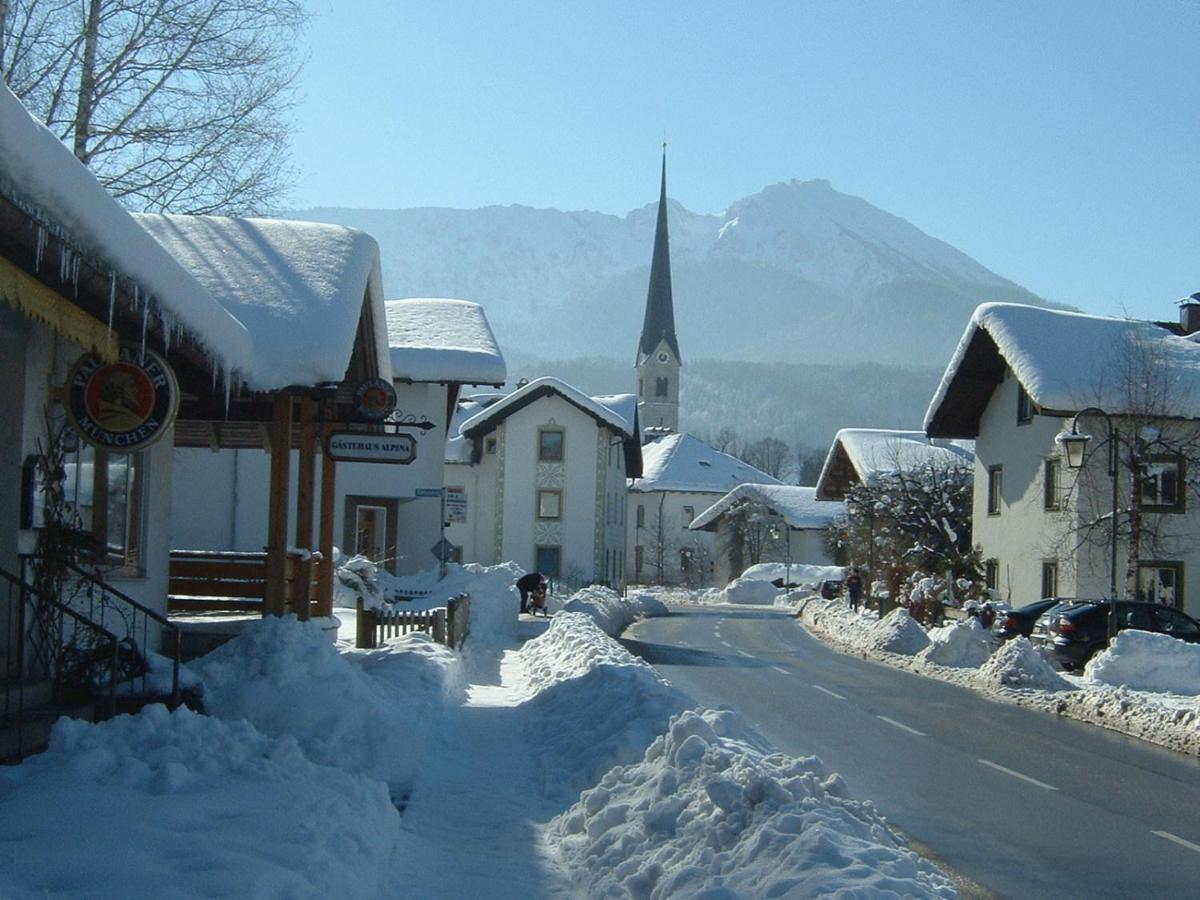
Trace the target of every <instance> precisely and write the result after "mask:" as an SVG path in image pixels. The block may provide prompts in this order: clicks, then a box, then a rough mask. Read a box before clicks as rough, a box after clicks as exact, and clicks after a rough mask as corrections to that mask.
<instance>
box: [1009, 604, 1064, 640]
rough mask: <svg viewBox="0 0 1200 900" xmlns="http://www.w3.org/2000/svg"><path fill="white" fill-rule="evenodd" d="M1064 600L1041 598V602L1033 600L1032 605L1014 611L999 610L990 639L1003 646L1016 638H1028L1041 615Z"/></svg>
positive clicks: (1019, 607)
mask: <svg viewBox="0 0 1200 900" xmlns="http://www.w3.org/2000/svg"><path fill="white" fill-rule="evenodd" d="M1066 599H1067V598H1065V597H1043V598H1042V599H1041V600H1034V601H1033V602H1032V603H1026V604H1025V605H1024V606H1018V607H1017V608H1016V609H1005V610H1001V611H1000V613H999V614H998V615H997V616H996V621H995V622H994V623H993V624H992V637H993V638H995V640H996V643H998V644H1003V643H1004V642H1005V641H1010V640H1012V639H1013V638H1015V637H1018V636H1024V637H1029V635H1030V633H1031V632H1032V631H1033V626H1034V623H1035V622H1037V620H1038V618H1040V617H1041V615H1042V613H1044V612H1045V611H1046V610H1048V609H1049V608H1050V607H1052V606H1056V605H1057V604H1059V603H1062V602H1064V600H1066Z"/></svg>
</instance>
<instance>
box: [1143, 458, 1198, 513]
mask: <svg viewBox="0 0 1200 900" xmlns="http://www.w3.org/2000/svg"><path fill="white" fill-rule="evenodd" d="M1146 466H1170V467H1172V468H1174V470H1175V475H1174V489H1175V496H1174V498H1172V499H1171V500H1169V501H1167V502H1159V501H1158V500H1153V501H1149V500H1147V499H1146V487H1147V485H1148V484H1150V483H1151V482H1150V479H1149V477H1148V476H1147V473H1146ZM1138 508H1139V509H1143V510H1145V511H1146V512H1156V513H1183V512H1187V460H1186V459H1184V458H1183V456H1181V455H1180V454H1178V453H1158V454H1154V455H1152V456H1148V457H1146V459H1145V460H1144V462H1143V468H1142V472H1141V474H1140V477H1139V478H1138Z"/></svg>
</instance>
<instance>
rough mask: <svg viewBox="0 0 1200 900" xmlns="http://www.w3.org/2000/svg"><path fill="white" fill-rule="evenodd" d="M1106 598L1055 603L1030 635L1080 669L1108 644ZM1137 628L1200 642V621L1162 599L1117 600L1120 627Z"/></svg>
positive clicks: (1062, 662) (1063, 663) (1070, 666)
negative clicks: (1166, 603) (1156, 601)
mask: <svg viewBox="0 0 1200 900" xmlns="http://www.w3.org/2000/svg"><path fill="white" fill-rule="evenodd" d="M1109 606H1110V604H1109V602H1108V601H1107V600H1067V601H1065V602H1063V603H1060V604H1058V605H1057V606H1052V607H1050V609H1048V610H1047V611H1046V612H1045V613H1043V614H1042V616H1041V618H1039V619H1038V620H1037V623H1036V624H1035V625H1034V627H1033V633H1032V634H1031V635H1030V639H1031V640H1032V641H1033V643H1034V644H1035V645H1036V646H1038V647H1042V648H1043V649H1045V650H1046V651H1048V652H1049V654H1050V656H1051V657H1052V658H1053V659H1054V660H1055V661H1056V662H1058V663H1059V664H1060V665H1061V666H1062V667H1063V668H1064V669H1079V668H1082V667H1083V665H1084V664H1085V663H1086V662H1087V661H1088V660H1089V659H1091V658H1092V656H1093V655H1095V654H1096V653H1097V652H1099V651H1100V650H1103V649H1104V648H1105V647H1107V646H1108V615H1109ZM1126 628H1136V629H1137V630H1139V631H1152V632H1155V633H1156V634H1168V635H1170V636H1171V637H1174V638H1179V639H1180V640H1182V641H1188V642H1190V643H1193V644H1196V643H1200V622H1197V621H1196V620H1195V619H1193V618H1192V617H1191V616H1188V615H1185V614H1184V613H1181V612H1180V611H1179V610H1177V609H1174V608H1173V607H1170V606H1163V605H1162V604H1161V603H1135V602H1133V601H1126V600H1120V601H1118V602H1117V630H1118V631H1123V630H1125V629H1126Z"/></svg>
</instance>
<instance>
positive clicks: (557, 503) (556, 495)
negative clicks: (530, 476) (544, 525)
mask: <svg viewBox="0 0 1200 900" xmlns="http://www.w3.org/2000/svg"><path fill="white" fill-rule="evenodd" d="M537 517H538V518H539V519H561V518H562V491H560V490H546V489H544V488H543V489H539V490H538V494H537Z"/></svg>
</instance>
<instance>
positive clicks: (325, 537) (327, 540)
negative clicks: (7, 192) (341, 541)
mask: <svg viewBox="0 0 1200 900" xmlns="http://www.w3.org/2000/svg"><path fill="white" fill-rule="evenodd" d="M324 430H325V433H326V434H328V433H329V431H330V430H331V427H330V426H329V425H326V426H325V429H324ZM336 487H337V462H336V461H335V460H334V459H333V458H332V457H331V456H330V455H329V454H328V453H326V452H322V453H321V524H320V536H319V537H318V540H319V541H320V544H321V546H320V550H321V566H320V568H318V569H317V609H316V613H317V615H318V616H332V615H333V523H334V520H335V517H336V515H337V510H336V509H334V504H335V503H336V502H337V490H336Z"/></svg>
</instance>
